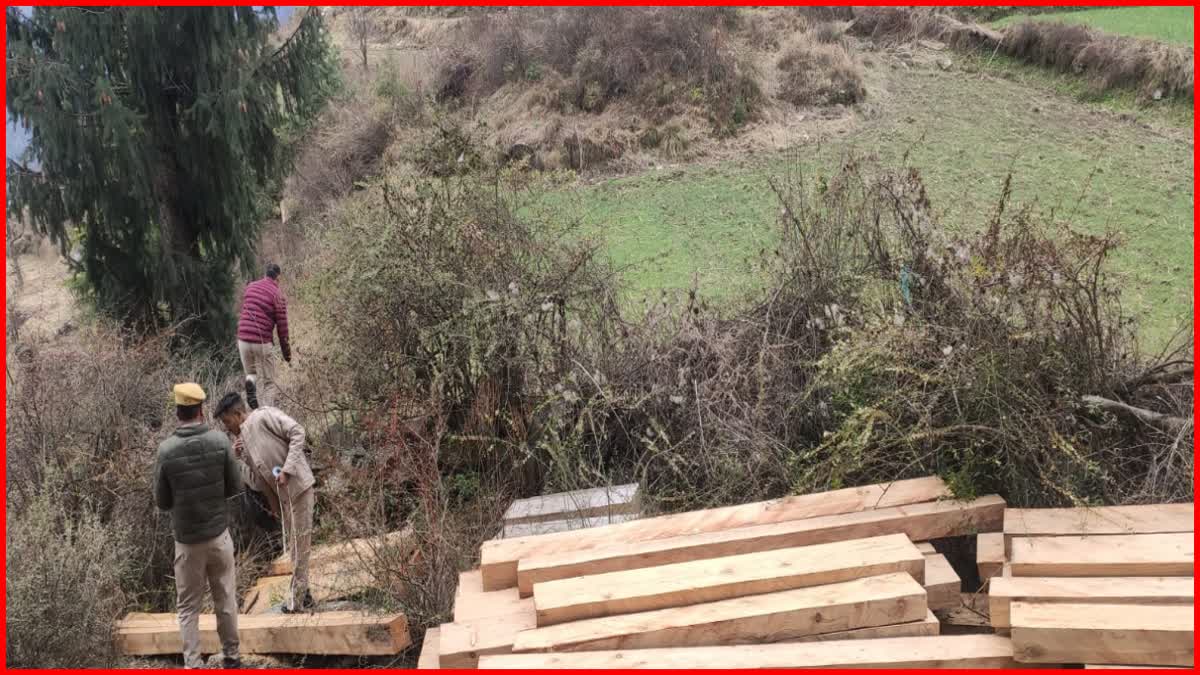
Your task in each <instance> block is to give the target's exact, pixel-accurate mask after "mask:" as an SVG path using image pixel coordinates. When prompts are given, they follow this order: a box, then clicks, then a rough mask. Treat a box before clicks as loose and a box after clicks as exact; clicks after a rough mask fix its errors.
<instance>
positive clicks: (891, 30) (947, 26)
mask: <svg viewBox="0 0 1200 675" xmlns="http://www.w3.org/2000/svg"><path fill="white" fill-rule="evenodd" d="M851 30H852V31H853V32H854V33H855V34H856V35H860V36H862V37H866V38H869V39H871V40H872V41H873V42H877V43H882V44H899V43H905V42H911V41H912V40H916V39H918V38H928V39H932V40H941V41H943V42H945V43H946V44H948V45H950V46H951V47H954V48H955V49H961V50H969V49H990V50H995V49H996V48H997V46H998V45H999V44H1000V42H1001V41H1002V39H1003V35H1002V34H1000V33H999V32H997V31H994V30H992V29H990V28H987V27H985V26H981V25H979V24H976V23H970V22H963V21H959V20H958V19H955V18H954V17H953V16H951V15H950V14H947V13H946V12H945V11H944V10H941V9H935V8H925V7H855V8H854V21H853V23H852V24H851Z"/></svg>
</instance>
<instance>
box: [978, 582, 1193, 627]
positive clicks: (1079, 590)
mask: <svg viewBox="0 0 1200 675" xmlns="http://www.w3.org/2000/svg"><path fill="white" fill-rule="evenodd" d="M1015 600H1025V601H1029V602H1038V603H1045V602H1070V603H1089V602H1090V603H1105V604H1114V603H1116V604H1130V603H1133V604H1138V605H1171V604H1186V605H1191V604H1192V603H1193V602H1194V601H1195V582H1194V580H1193V578H1192V577H1060V578H1054V577H996V578H994V579H992V584H991V586H990V587H989V588H988V614H989V615H990V617H991V620H992V626H993V627H995V628H1008V627H1009V626H1010V621H1009V606H1010V605H1011V604H1012V602H1013V601H1015Z"/></svg>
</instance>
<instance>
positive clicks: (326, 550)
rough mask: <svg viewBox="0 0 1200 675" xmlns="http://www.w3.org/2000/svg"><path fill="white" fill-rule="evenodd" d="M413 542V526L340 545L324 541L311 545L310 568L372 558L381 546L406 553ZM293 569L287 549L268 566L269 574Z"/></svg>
mask: <svg viewBox="0 0 1200 675" xmlns="http://www.w3.org/2000/svg"><path fill="white" fill-rule="evenodd" d="M413 545H414V543H413V536H412V528H411V527H406V528H404V529H403V530H400V531H397V532H389V533H387V534H385V535H382V536H378V537H363V538H361V539H351V540H350V541H344V542H341V543H338V544H321V545H320V546H314V547H312V550H311V551H310V552H309V557H308V568H309V570H316V569H319V568H321V567H325V566H328V565H332V564H335V563H339V562H344V561H347V560H360V561H361V560H370V559H372V558H374V557H375V556H376V555H377V553H378V551H379V550H380V549H382V548H391V547H397V548H399V549H400V552H401V553H402V554H403V553H406V552H407V551H409V550H410V549H411V548H412V547H413ZM293 571H294V570H293V569H292V559H291V557H289V555H288V553H287V552H286V551H284V553H283V555H280V556H279V557H278V558H276V559H275V560H273V561H272V562H271V566H270V567H269V568H267V576H279V575H283V574H291V573H292V572H293Z"/></svg>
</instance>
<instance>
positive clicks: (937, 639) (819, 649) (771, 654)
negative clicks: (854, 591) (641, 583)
mask: <svg viewBox="0 0 1200 675" xmlns="http://www.w3.org/2000/svg"><path fill="white" fill-rule="evenodd" d="M1012 657H1013V652H1012V643H1011V642H1010V641H1009V639H1008V638H1004V637H1000V636H997V635H935V636H924V637H899V638H882V639H879V640H833V641H820V642H807V643H803V644H794V643H781V644H768V645H734V646H722V647H692V648H688V649H670V648H667V649H626V650H616V651H599V652H566V653H561V654H553V653H551V654H508V655H504V656H485V657H483V658H482V659H480V661H479V667H480V668H505V669H510V668H511V669H519V670H534V669H541V668H577V669H614V668H620V669H626V668H639V669H645V668H670V669H679V670H700V669H713V668H720V669H734V668H880V667H892V668H1005V667H1011V666H1013V665H1014V662H1013V658H1012Z"/></svg>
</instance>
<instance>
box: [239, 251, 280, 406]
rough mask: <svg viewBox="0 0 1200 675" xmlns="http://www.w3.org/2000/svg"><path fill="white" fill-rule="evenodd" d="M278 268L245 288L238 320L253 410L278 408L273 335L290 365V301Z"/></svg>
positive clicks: (244, 367)
mask: <svg viewBox="0 0 1200 675" xmlns="http://www.w3.org/2000/svg"><path fill="white" fill-rule="evenodd" d="M279 272H280V270H279V265H276V264H275V263H270V264H269V265H267V274H266V276H264V277H263V278H262V279H259V280H258V281H252V282H250V283H249V284H247V285H246V292H245V294H244V295H243V296H242V313H241V317H240V318H239V319H238V331H237V337H238V355H239V356H240V357H241V359H242V371H243V372H245V374H246V399H247V402H248V403H249V404H250V407H251V408H257V407H258V406H259V405H260V404H261V405H269V406H275V405H278V399H279V386H278V385H277V384H276V381H275V354H274V351H273V350H272V347H273V346H274V345H275V337H274V333H276V332H278V333H279V351H280V352H282V354H283V360H284V361H286V362H288V363H291V361H292V347H291V344H290V343H289V342H288V322H287V300H286V299H285V298H284V297H283V291H281V290H280V288H279Z"/></svg>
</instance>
